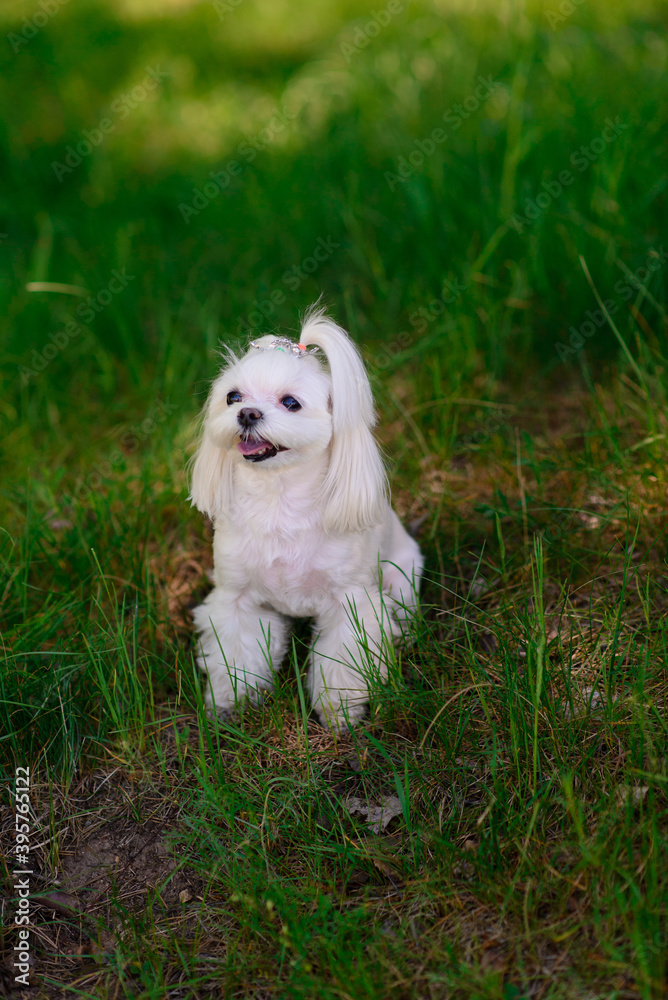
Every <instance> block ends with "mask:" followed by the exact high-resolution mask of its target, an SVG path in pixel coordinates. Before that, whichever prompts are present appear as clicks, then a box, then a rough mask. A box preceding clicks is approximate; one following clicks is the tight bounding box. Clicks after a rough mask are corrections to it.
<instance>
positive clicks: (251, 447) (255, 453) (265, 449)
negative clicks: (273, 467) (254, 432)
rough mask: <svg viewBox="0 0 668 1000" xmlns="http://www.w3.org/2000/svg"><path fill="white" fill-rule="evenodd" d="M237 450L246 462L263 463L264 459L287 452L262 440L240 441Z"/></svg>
mask: <svg viewBox="0 0 668 1000" xmlns="http://www.w3.org/2000/svg"><path fill="white" fill-rule="evenodd" d="M237 448H238V449H239V451H240V452H241V454H242V455H243V456H244V458H245V459H246V461H247V462H264V460H265V459H266V458H273V457H274V455H278V453H279V451H287V450H288V449H287V448H284V447H283V446H282V445H280V444H272V443H271V441H265V440H264V438H246V439H244V440H243V441H240V442H239V444H238V445H237Z"/></svg>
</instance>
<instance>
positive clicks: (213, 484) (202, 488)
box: [188, 419, 232, 520]
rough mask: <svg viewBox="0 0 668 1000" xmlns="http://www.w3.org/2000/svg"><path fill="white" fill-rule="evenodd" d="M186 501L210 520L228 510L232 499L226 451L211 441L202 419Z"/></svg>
mask: <svg viewBox="0 0 668 1000" xmlns="http://www.w3.org/2000/svg"><path fill="white" fill-rule="evenodd" d="M188 499H189V500H190V502H191V503H192V504H194V505H195V507H197V509H198V510H201V511H202V513H203V514H208V515H209V517H210V518H211V519H212V520H215V518H216V517H217V516H218V515H220V514H222V513H224V512H225V511H226V510H227V509H228V507H229V505H230V502H231V499H232V460H231V456H230V454H229V452H228V451H226V450H225V449H224V448H219V447H218V446H217V445H216V444H214V443H213V441H211V439H210V438H209V436H208V433H207V421H206V419H205V420H204V423H203V426H202V429H201V432H200V441H199V445H198V448H197V452H196V453H195V457H194V459H193V463H192V473H191V477H190V496H189V498H188Z"/></svg>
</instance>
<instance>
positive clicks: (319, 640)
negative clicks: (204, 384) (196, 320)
mask: <svg viewBox="0 0 668 1000" xmlns="http://www.w3.org/2000/svg"><path fill="white" fill-rule="evenodd" d="M309 345H313V346H311V347H310V349H307V348H309ZM323 355H324V359H325V360H326V362H327V365H326V366H325V365H324V364H323V363H322V361H321V358H322V357H323ZM374 422H375V420H374V413H373V398H372V395H371V387H370V385H369V380H368V378H367V375H366V372H365V370H364V365H363V363H362V360H361V358H360V355H359V353H358V351H357V349H356V347H355V345H354V344H353V342H352V341H351V340H350V338H349V337H348V335H347V334H346V332H345V331H344V330H342V329H341V327H339V326H337V325H336V323H334V322H333V321H332V320H331V319H329V318H328V317H326V316H325V315H324V313H323V311H322V310H318V309H313V310H311V311H310V312H309V314H308V315H307V316H306V319H305V322H304V325H303V328H302V331H301V341H300V343H299V344H295V343H292V342H291V341H289V340H287V339H286V338H283V337H279V338H274V337H272V336H265V337H261V338H260V339H259V340H255V341H253V342H252V343H251V345H250V348H249V350H248V352H247V353H246V354H244V355H243V356H242V357H236V356H234V355H233V354H232V353H231V352H230V353H228V363H227V365H226V367H225V368H224V369H223V370H222V372H221V374H220V375H219V376H218V378H217V379H216V381H215V382H214V384H213V388H212V390H211V394H210V396H209V400H208V403H207V405H206V409H205V411H204V423H203V432H202V437H201V441H200V444H199V450H198V452H197V454H196V457H195V462H194V467H193V472H192V492H191V498H190V499H191V500H192V502H193V503H194V504H195V505H196V506H197V507H198V508H199V510H201V511H203V512H204V513H206V514H208V515H209V516H210V517H211V518H212V519H213V521H214V527H215V534H214V543H213V549H214V582H215V589H214V590H213V591H212V592H211V593H210V594H209V596H208V597H207V598H206V600H205V601H204V603H203V604H201V605H200V606H199V607H198V608H197V609H196V610H195V613H194V618H195V624H196V626H197V630H198V632H199V651H200V656H199V659H198V662H199V664H200V666H201V668H202V669H203V670H205V671H206V672H207V673H208V685H207V687H208V690H207V695H206V701H207V707H208V708H209V709H210V710H215V711H217V712H218V713H220V714H226V713H229V712H231V711H233V710H234V707H235V705H236V704H238V703H241V702H242V701H243V699H246V698H248V699H250V700H251V701H252V702H255V703H257V702H258V701H259V700H260V698H261V697H262V693H263V691H266V690H268V689H270V688H271V687H272V684H273V678H274V671H275V670H277V669H278V668H279V666H280V664H281V660H282V659H283V657H284V655H285V652H286V649H287V645H288V638H289V619H290V618H314V619H315V630H314V639H313V645H312V649H311V655H310V662H309V669H308V678H307V689H308V693H309V695H310V698H311V703H312V705H313V706H314V708H315V709H316V711H317V712H318V715H319V718H320V720H321V721H322V723H323V724H324V725H329V726H331V727H334V728H343V727H345V726H346V724H347V721H348V720H349V721H352V722H354V721H355V720H357V719H359V718H360V717H361V715H362V714H363V712H364V708H365V704H366V702H367V700H368V689H367V681H368V679H369V678H370V676H374V675H375V677H377V678H379V679H384V678H385V677H386V676H387V644H388V642H391V641H392V638H393V637H394V636H398V635H400V634H401V624H402V622H403V621H405V620H406V618H407V617H408V616H409V615H410V613H411V611H412V610H413V609H414V608H415V606H416V603H417V590H418V586H419V580H420V574H421V572H422V565H423V559H422V555H421V553H420V549H419V548H418V545H417V543H416V542H415V541H414V540H413V539H412V538H411V537H410V536H409V535H408V534H407V533H406V531H405V530H404V528H403V527H402V525H401V523H400V521H399V518H398V517H397V515H396V514H395V513H394V511H393V510H392V508H391V507H390V505H389V502H388V499H387V481H386V475H385V470H384V468H383V464H382V461H381V457H380V454H379V451H378V447H377V445H376V442H375V441H374V438H373V435H372V433H371V428H372V426H373V424H374Z"/></svg>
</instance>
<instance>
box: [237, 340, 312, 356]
mask: <svg viewBox="0 0 668 1000" xmlns="http://www.w3.org/2000/svg"><path fill="white" fill-rule="evenodd" d="M250 346H251V347H254V348H255V350H256V351H282V352H283V353H284V354H294V356H295V357H296V358H305V357H306V355H307V354H317V353H318V351H319V350H320V348H319V347H304V345H303V344H295V343H294V341H292V340H289V339H288V338H287V337H274V339H273V340H272V342H271V343H270V344H259V343H258V342H257V340H251V342H250Z"/></svg>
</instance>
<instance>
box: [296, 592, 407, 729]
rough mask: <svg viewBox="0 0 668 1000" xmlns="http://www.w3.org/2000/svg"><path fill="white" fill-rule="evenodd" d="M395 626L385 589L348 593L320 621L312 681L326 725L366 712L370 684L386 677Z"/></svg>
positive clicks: (315, 700)
mask: <svg viewBox="0 0 668 1000" xmlns="http://www.w3.org/2000/svg"><path fill="white" fill-rule="evenodd" d="M394 631H395V628H394V627H393V626H392V624H391V622H390V619H389V616H388V613H387V610H386V609H385V608H384V606H383V602H382V600H381V596H380V594H379V593H378V592H377V591H375V592H371V593H369V592H367V591H362V592H361V593H354V594H348V595H347V596H346V600H345V603H344V604H339V605H335V606H334V607H333V608H329V609H328V610H327V611H326V612H324V613H323V614H322V615H321V616H320V617H319V618H318V619H317V622H316V631H315V640H314V647H313V650H312V652H311V659H310V663H309V671H308V678H307V685H308V689H309V693H310V696H311V704H312V705H313V707H314V708H315V710H316V712H317V713H318V716H319V718H320V721H321V722H322V724H323V726H328V727H330V728H332V729H339V730H343V729H345V728H346V726H347V723H348V721H350V722H356V721H357V720H359V719H360V718H361V717H362V715H363V714H364V709H365V707H366V703H367V701H368V700H369V684H370V683H372V682H377V681H384V680H385V679H386V678H387V655H386V654H387V646H388V644H390V643H391V642H392V636H393V632H394Z"/></svg>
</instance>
